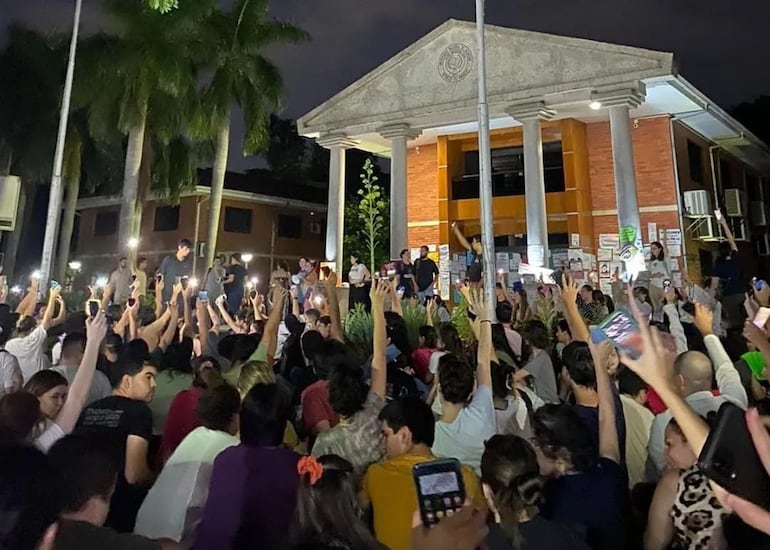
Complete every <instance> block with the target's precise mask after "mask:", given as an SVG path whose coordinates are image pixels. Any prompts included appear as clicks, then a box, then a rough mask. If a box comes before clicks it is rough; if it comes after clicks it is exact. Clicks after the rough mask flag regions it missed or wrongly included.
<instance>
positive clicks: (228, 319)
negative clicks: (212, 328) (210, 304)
mask: <svg viewBox="0 0 770 550" xmlns="http://www.w3.org/2000/svg"><path fill="white" fill-rule="evenodd" d="M216 304H217V309H218V310H219V315H220V316H221V317H222V320H223V321H224V322H225V324H226V325H227V326H228V327H230V330H232V331H233V332H234V333H236V334H243V329H242V328H241V327H239V326H238V325H236V324H235V321H234V320H233V318H232V316H231V315H230V314H229V313H228V312H227V308H225V297H224V296H220V297H219V298H217V302H216Z"/></svg>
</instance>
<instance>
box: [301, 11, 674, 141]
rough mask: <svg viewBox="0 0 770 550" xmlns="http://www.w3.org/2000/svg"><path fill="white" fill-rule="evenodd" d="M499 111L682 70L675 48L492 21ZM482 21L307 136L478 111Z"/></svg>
mask: <svg viewBox="0 0 770 550" xmlns="http://www.w3.org/2000/svg"><path fill="white" fill-rule="evenodd" d="M486 48H487V54H486V59H487V89H488V98H489V104H490V108H491V110H492V112H493V113H494V112H495V109H498V110H501V109H503V108H504V106H506V105H510V104H512V103H520V102H523V101H526V100H529V99H532V100H540V98H542V97H544V96H546V95H549V94H560V93H567V92H570V91H573V90H582V89H586V88H591V89H600V88H607V87H612V86H615V85H623V84H628V83H629V82H634V81H638V80H642V79H647V78H654V77H663V76H668V75H672V74H674V72H675V69H674V61H673V55H672V54H670V53H663V52H656V51H650V50H644V49H640V48H632V47H628V46H620V45H615V44H607V43H603V42H594V41H591V40H584V39H579V38H569V37H563V36H556V35H550V34H544V33H538V32H532V31H523V30H518V29H510V28H505V27H495V26H487V29H486ZM476 57H477V55H476V26H475V24H474V23H469V22H466V21H457V20H449V21H447V22H446V23H444V24H443V25H441V26H440V27H438V28H436V29H434V30H433V31H431V32H430V33H428V34H427V35H426V36H424V37H423V38H421V39H420V40H418V41H417V42H415V43H414V44H412V45H411V46H409V47H408V48H406V49H405V50H403V51H402V52H400V53H398V54H397V55H396V56H394V57H393V58H391V59H390V60H388V61H386V62H385V63H383V64H382V65H381V66H379V67H377V68H376V69H374V70H373V71H371V72H370V73H369V74H367V75H365V76H364V77H362V78H361V79H359V80H358V81H356V82H354V83H353V84H351V85H350V86H348V87H347V88H346V89H344V90H342V91H341V92H340V93H338V94H337V95H335V96H334V97H332V98H331V99H329V100H328V101H326V102H325V103H324V104H322V105H320V106H319V107H317V108H315V109H313V110H312V111H311V112H309V113H308V114H306V115H305V116H303V117H302V118H300V120H299V127H300V131H301V132H302V133H303V134H323V133H328V132H347V133H348V134H349V135H354V134H356V133H365V132H367V131H374V130H376V128H377V127H379V126H380V125H385V124H389V123H393V122H408V121H417V122H420V121H424V120H428V119H429V118H433V119H435V118H436V117H437V116H439V117H440V116H441V115H442V113H443V114H445V115H446V120H445V121H444V122H446V123H455V122H458V120H457V119H456V117H453V114H455V115H456V114H458V113H467V112H468V111H469V109H470V110H473V109H474V106H475V104H476V98H477V84H476V71H477V59H476Z"/></svg>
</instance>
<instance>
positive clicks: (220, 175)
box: [180, 0, 308, 265]
mask: <svg viewBox="0 0 770 550" xmlns="http://www.w3.org/2000/svg"><path fill="white" fill-rule="evenodd" d="M186 1H189V0H186ZM182 6H184V2H183V3H182ZM180 9H181V8H180ZM207 30H208V32H209V33H210V37H209V47H210V52H211V56H210V58H209V63H208V64H207V65H208V67H207V68H209V67H210V68H211V69H212V70H213V77H212V78H211V82H210V83H209V85H208V87H207V88H206V90H205V91H204V93H203V105H204V110H205V111H206V114H207V117H206V120H205V121H199V124H198V125H197V126H198V127H199V129H200V130H203V131H204V132H205V131H206V130H208V131H207V132H205V133H208V134H209V135H212V136H214V139H215V140H216V153H215V155H214V166H213V169H212V175H211V198H210V201H209V224H208V236H207V239H206V245H207V246H206V265H211V264H212V263H213V260H214V253H215V250H216V245H217V237H218V233H219V217H220V210H221V208H222V193H223V190H224V184H225V173H226V171H227V156H228V152H229V145H230V124H231V113H230V110H231V107H232V105H233V104H235V105H238V106H239V107H240V108H241V110H242V112H243V116H244V120H245V124H246V136H245V138H244V143H243V154H244V155H252V154H255V153H257V152H258V151H260V150H261V149H263V148H264V147H265V146H266V145H267V144H268V142H269V134H268V125H269V117H270V113H272V112H273V111H275V110H278V109H280V108H281V105H282V102H283V80H282V78H281V75H280V72H279V70H278V68H277V67H276V66H275V65H274V64H273V63H271V62H270V61H269V60H268V59H267V58H266V57H265V56H264V55H263V54H264V49H265V48H266V47H267V46H270V45H272V44H275V43H281V42H284V43H296V42H299V41H302V40H305V39H307V38H308V35H307V33H305V32H304V31H303V30H301V29H299V28H297V27H295V26H293V25H290V24H288V23H285V22H281V21H277V20H274V19H272V18H271V17H270V16H269V1H268V0H236V1H235V2H234V5H233V7H232V9H231V10H230V11H229V12H222V11H217V12H215V13H213V14H212V15H211V16H210V17H209V20H208V22H207Z"/></svg>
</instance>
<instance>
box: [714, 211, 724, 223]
mask: <svg viewBox="0 0 770 550" xmlns="http://www.w3.org/2000/svg"><path fill="white" fill-rule="evenodd" d="M714 217H715V218H716V219H717V221H721V220H722V211H721V210H714Z"/></svg>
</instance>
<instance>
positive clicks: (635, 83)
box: [299, 20, 770, 278]
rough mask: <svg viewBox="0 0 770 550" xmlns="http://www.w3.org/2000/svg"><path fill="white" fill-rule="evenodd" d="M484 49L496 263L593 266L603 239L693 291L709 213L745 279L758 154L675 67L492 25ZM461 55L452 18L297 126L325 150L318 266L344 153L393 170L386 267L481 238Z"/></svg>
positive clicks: (754, 251)
mask: <svg viewBox="0 0 770 550" xmlns="http://www.w3.org/2000/svg"><path fill="white" fill-rule="evenodd" d="M486 43H487V74H488V76H487V87H488V104H489V110H490V127H491V149H492V152H491V153H492V187H493V196H494V200H493V212H494V232H495V248H496V250H497V251H500V250H508V251H511V252H518V253H521V254H522V255H523V256H524V257H525V258H526V259H527V260H528V261H529V263H530V264H534V265H536V266H545V267H547V266H548V265H549V264H550V263H552V261H553V259H554V258H555V257H556V256H555V255H552V254H551V252H553V251H556V250H559V251H563V250H580V251H582V252H584V253H586V254H588V255H591V256H592V257H593V258H594V259H596V258H599V260H601V256H602V254H601V253H600V252H599V249H600V248H603V247H606V243H607V242H608V241H610V240H611V239H610V238H609V237H614V238H615V239H616V240H620V241H621V245H622V243H623V240H624V239H627V240H628V242H629V244H634V245H636V246H638V247H639V248H641V247H643V246H646V245H649V243H650V242H651V241H653V240H659V239H660V240H665V241H667V244H668V245H669V246H670V247H671V249H672V250H671V254H670V255H671V256H672V257H674V258H676V260H677V261H676V266H678V269H677V271H679V270H682V268H685V267H686V269H687V271H688V272H689V274H690V276H692V277H693V278H695V277H698V276H699V275H700V274H701V273H702V272H704V271H707V269H708V268H709V266H710V265H711V261H712V260H711V255H712V253H713V252H714V251H715V249H716V246H717V243H718V242H719V240H720V238H721V231H720V229H719V227H718V224H717V223H716V221H715V219H714V217H713V215H712V214H713V210H714V209H715V208H721V209H722V210H723V211H724V212H725V215H726V216H727V217H728V219H729V222H730V224H731V226H732V227H733V229H734V233H735V234H736V237H738V239H739V243H742V244H741V247H742V248H744V249H745V250H746V251H750V252H751V253H750V254H744V256H745V258H746V261H747V262H748V264H747V266H746V268H747V270H748V271H747V273H749V272H751V270H752V269H754V268H753V267H752V264H754V263H756V260H757V258H758V257H760V254H761V255H763V256H764V255H768V254H770V249H768V246H767V244H768V236H767V235H768V212H769V211H768V204H767V201H770V182H769V180H768V179H767V177H766V176H768V174H770V149H768V147H767V146H766V145H765V144H763V143H762V142H761V141H760V140H758V139H757V138H756V137H755V136H753V135H752V134H751V133H750V132H749V131H748V130H746V129H745V128H744V127H743V126H742V125H741V124H739V123H738V122H737V121H735V120H734V119H732V118H731V117H730V116H729V115H728V114H727V113H725V112H724V111H723V110H722V109H720V108H719V107H718V106H716V105H714V104H713V102H711V101H710V100H709V99H708V98H707V97H706V96H705V95H703V94H702V93H701V92H700V91H698V90H697V89H696V88H695V87H694V86H692V85H691V84H690V83H689V82H687V81H686V80H685V79H684V78H682V76H681V75H679V73H678V71H677V68H676V66H675V63H674V58H673V54H670V53H664V52H655V51H649V50H642V49H638V48H631V47H627V46H620V45H614V44H605V43H598V42H593V41H589V40H582V39H576V38H568V37H561V36H553V35H547V34H542V33H535V32H528V31H520V30H516V29H508V28H501V27H494V26H488V27H487V30H486ZM475 56H476V38H475V25H474V24H472V23H468V22H462V21H455V20H450V21H448V22H446V23H445V24H443V25H442V26H440V27H438V28H437V29H435V30H434V31H432V32H431V33H429V34H428V35H426V36H425V37H423V38H422V39H421V40H419V41H418V42H416V43H415V44H413V45H412V46H410V47H408V48H407V49H406V50H404V51H402V52H401V53H399V54H397V55H396V56H395V57H394V58H392V59H391V60H389V61H387V62H385V63H384V64H383V65H381V66H380V67H378V68H375V69H374V70H373V71H372V72H371V73H369V74H367V75H366V76H364V77H363V78H361V79H360V80H358V81H357V82H355V83H353V84H352V85H350V86H349V87H348V88H346V89H345V90H343V91H341V92H340V93H339V94H337V95H336V96H334V97H332V98H331V99H329V100H328V101H327V102H325V103H324V104H322V105H321V106H319V107H317V108H316V109H314V110H312V111H311V112H309V113H308V114H306V115H305V116H304V117H302V118H301V119H300V120H299V129H300V132H301V133H302V134H303V135H305V136H308V137H312V138H315V139H317V140H318V142H319V143H320V144H321V145H322V146H324V147H327V148H328V149H329V150H330V153H331V166H332V169H331V172H330V189H329V201H328V202H329V213H328V219H329V224H328V226H327V236H326V257H327V260H329V261H332V260H334V259H336V258H337V256H338V255H339V251H340V243H341V234H342V232H343V231H344V228H343V227H342V222H341V220H342V217H341V212H342V205H341V201H340V197H341V196H342V195H343V193H342V192H341V190H340V188H341V186H342V185H344V184H343V183H341V182H342V181H343V178H342V177H341V175H340V168H339V167H340V166H344V162H343V161H344V155H345V150H346V149H348V148H351V147H356V148H361V149H364V150H367V151H371V152H373V153H377V154H381V155H383V156H387V157H390V159H391V221H390V223H391V226H390V230H391V243H392V246H391V247H392V251H391V252H392V254H394V257H395V255H397V253H398V251H399V250H400V249H402V248H414V247H418V246H420V245H423V244H427V245H433V246H436V247H439V248H440V247H442V245H444V249H446V246H447V245H448V247H449V249H450V250H452V251H457V252H459V251H460V250H461V248H460V246H459V243H458V242H457V241H456V239H455V237H454V236H453V234H452V231H451V224H452V222H457V223H458V225H459V227H461V228H462V231H463V233H464V234H465V235H466V236H470V235H475V234H478V233H480V232H481V229H480V220H479V218H480V204H479V176H478V174H479V159H478V156H479V154H478V149H479V146H478V134H477V123H476V103H477V95H476V94H477V89H476V59H475ZM693 192H695V193H693ZM698 192H700V193H698ZM693 205H696V206H697V208H695V210H693ZM685 206H687V207H689V210H688V209H686V208H685ZM661 231H663V233H661ZM667 231H668V233H667ZM661 235H662V238H661ZM752 241H753V242H752ZM600 245H601V246H600ZM617 252H618V250H616V253H617Z"/></svg>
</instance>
